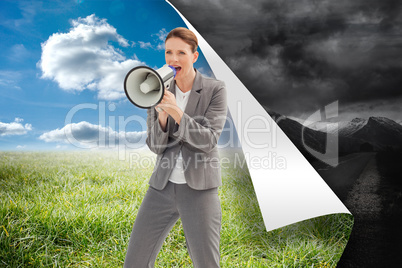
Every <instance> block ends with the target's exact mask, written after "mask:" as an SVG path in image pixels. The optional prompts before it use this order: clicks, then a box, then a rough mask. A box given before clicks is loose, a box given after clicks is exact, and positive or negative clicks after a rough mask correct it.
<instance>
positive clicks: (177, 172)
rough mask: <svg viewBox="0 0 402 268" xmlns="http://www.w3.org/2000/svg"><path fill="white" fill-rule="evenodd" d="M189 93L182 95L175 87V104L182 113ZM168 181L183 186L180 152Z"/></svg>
mask: <svg viewBox="0 0 402 268" xmlns="http://www.w3.org/2000/svg"><path fill="white" fill-rule="evenodd" d="M190 91H191V90H189V91H187V92H186V93H183V92H182V91H181V90H180V88H179V87H178V86H177V85H176V104H177V106H179V108H180V109H181V110H182V111H184V110H185V109H186V106H187V102H188V97H189V96H190ZM169 181H171V182H173V183H177V184H185V183H186V179H185V177H184V165H183V157H182V155H181V150H180V152H179V155H178V157H177V161H176V165H175V167H174V168H173V170H172V173H170V177H169Z"/></svg>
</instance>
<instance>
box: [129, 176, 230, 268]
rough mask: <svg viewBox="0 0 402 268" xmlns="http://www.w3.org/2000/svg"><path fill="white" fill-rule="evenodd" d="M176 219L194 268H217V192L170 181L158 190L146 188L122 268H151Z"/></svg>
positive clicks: (218, 231)
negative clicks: (180, 226) (179, 224)
mask: <svg viewBox="0 0 402 268" xmlns="http://www.w3.org/2000/svg"><path fill="white" fill-rule="evenodd" d="M179 217H180V218H181V221H182V225H183V230H184V235H185V238H186V244H187V250H188V252H189V254H190V257H191V260H192V261H193V264H194V268H213V267H219V260H220V255H219V242H220V230H221V219H222V212H221V207H220V202H219V197H218V189H217V188H212V189H207V190H194V189H191V188H190V187H189V186H188V185H187V184H175V183H171V182H168V184H167V185H166V187H165V188H164V189H163V190H160V191H159V190H156V189H154V188H152V187H151V186H150V187H149V188H148V190H147V192H146V194H145V197H144V199H143V201H142V204H141V207H140V209H139V210H138V214H137V217H136V219H135V222H134V227H133V230H132V233H131V237H130V241H129V244H128V248H127V253H126V259H125V261H124V267H125V268H128V267H130V268H148V267H154V263H155V260H156V257H157V255H158V253H159V251H160V249H161V248H162V245H163V242H164V241H165V239H166V237H167V235H168V234H169V232H170V230H171V229H172V227H173V226H174V224H175V223H176V221H177V220H178V219H179Z"/></svg>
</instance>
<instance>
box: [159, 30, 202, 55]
mask: <svg viewBox="0 0 402 268" xmlns="http://www.w3.org/2000/svg"><path fill="white" fill-rule="evenodd" d="M172 37H178V38H180V39H182V40H183V41H184V42H186V43H187V44H189V45H190V47H191V50H192V51H193V53H195V52H196V51H197V48H198V39H197V36H195V34H194V33H193V32H192V31H190V30H189V29H187V28H184V27H177V28H175V29H173V30H171V31H170V33H168V35H167V36H166V39H165V43H166V41H167V40H168V39H169V38H172Z"/></svg>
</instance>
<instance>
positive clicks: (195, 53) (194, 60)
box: [193, 51, 199, 63]
mask: <svg viewBox="0 0 402 268" xmlns="http://www.w3.org/2000/svg"><path fill="white" fill-rule="evenodd" d="M198 56H199V53H198V51H196V52H194V58H193V63H195V62H196V61H197V59H198Z"/></svg>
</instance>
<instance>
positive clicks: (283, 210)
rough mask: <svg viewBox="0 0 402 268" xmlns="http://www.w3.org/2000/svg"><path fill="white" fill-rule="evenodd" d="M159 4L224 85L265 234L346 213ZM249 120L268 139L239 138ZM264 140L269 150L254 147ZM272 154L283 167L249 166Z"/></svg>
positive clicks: (239, 87) (218, 63)
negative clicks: (307, 221) (299, 223)
mask: <svg viewBox="0 0 402 268" xmlns="http://www.w3.org/2000/svg"><path fill="white" fill-rule="evenodd" d="M165 1H166V2H167V3H168V4H169V5H171V6H172V8H173V9H174V10H175V11H176V12H177V13H178V14H179V15H180V17H181V18H182V20H183V21H184V23H185V24H186V26H187V28H188V29H190V30H191V31H193V32H194V33H195V34H196V36H197V38H198V43H199V48H200V49H201V51H202V53H203V54H204V56H205V59H206V60H207V62H208V64H209V66H210V68H211V69H212V71H213V73H214V75H215V77H216V78H217V79H219V80H222V81H224V82H225V84H226V88H227V92H228V94H227V96H228V99H227V105H228V108H229V111H230V114H231V116H232V119H233V123H234V125H235V127H236V130H237V133H238V136H239V139H240V142H241V147H242V150H243V153H244V155H245V156H246V157H245V159H246V163H247V167H248V169H249V172H250V177H251V180H252V182H253V186H254V191H255V193H256V196H257V200H258V204H259V207H260V211H261V213H262V217H263V220H264V224H265V227H266V230H267V231H271V230H274V229H277V228H281V227H284V226H286V225H290V224H293V223H296V222H299V221H303V220H307V219H311V218H315V217H319V216H324V215H329V214H336V213H346V214H351V213H350V212H349V210H348V209H347V208H346V207H345V205H344V204H343V203H342V202H341V201H340V200H339V198H338V197H337V196H336V195H335V193H334V192H333V191H332V190H331V189H330V188H329V186H328V185H327V184H326V183H325V182H324V180H323V179H322V178H321V176H320V175H319V174H318V173H317V172H316V171H315V169H314V168H313V167H312V166H311V165H310V163H309V162H308V161H307V160H306V159H305V158H304V156H303V155H302V154H301V152H300V151H299V150H298V149H297V148H296V146H295V145H294V144H293V143H292V142H291V141H290V139H289V138H288V137H287V136H286V135H285V134H284V132H283V131H282V130H281V129H280V128H279V127H278V126H277V124H276V122H275V121H274V120H272V118H271V117H270V115H269V114H268V112H267V111H266V110H265V109H264V108H263V107H262V106H261V105H260V103H259V102H258V101H257V100H256V99H255V98H254V96H253V95H252V94H251V93H250V92H249V91H248V89H247V88H246V87H245V86H244V85H243V83H242V82H241V81H240V80H239V79H238V78H237V76H236V75H235V74H234V73H233V72H232V70H231V69H230V68H229V67H228V66H227V65H226V63H225V62H224V61H223V60H222V59H221V58H220V57H219V55H218V54H217V53H216V52H215V51H214V50H213V49H212V47H211V46H210V45H209V44H208V43H207V42H206V41H205V39H204V38H203V37H202V36H201V35H200V34H199V33H198V31H197V30H196V29H195V28H194V27H193V26H192V25H191V24H190V23H189V22H188V20H187V19H186V18H185V17H184V16H183V15H182V14H181V13H180V12H179V11H178V10H177V9H176V8H175V6H173V5H172V4H171V3H170V2H169V1H168V0H165ZM253 118H254V119H253ZM255 119H258V120H255ZM250 121H253V123H254V124H253V128H252V129H253V130H256V129H267V123H268V126H269V132H268V135H267V133H263V135H255V136H254V138H256V139H253V142H252V144H249V143H250V142H247V139H246V138H245V137H243V135H244V132H243V130H245V128H246V127H247V126H249V125H248V124H249V123H250ZM256 123H257V124H258V125H256ZM267 141H268V143H270V147H269V148H258V147H259V146H255V145H256V144H264V143H266V142H267ZM261 147H262V146H261ZM272 155H275V156H281V157H283V158H284V159H285V162H286V163H285V168H275V167H270V168H264V167H261V166H258V167H255V166H254V165H253V163H252V162H251V161H253V159H257V160H258V159H260V160H261V159H264V158H265V159H266V158H267V157H269V156H272Z"/></svg>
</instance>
